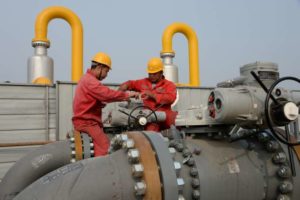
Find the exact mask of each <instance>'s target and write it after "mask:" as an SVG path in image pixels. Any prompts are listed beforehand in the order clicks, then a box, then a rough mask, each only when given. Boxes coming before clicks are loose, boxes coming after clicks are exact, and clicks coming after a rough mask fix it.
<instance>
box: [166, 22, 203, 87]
mask: <svg viewBox="0 0 300 200" xmlns="http://www.w3.org/2000/svg"><path fill="white" fill-rule="evenodd" d="M175 33H182V34H184V35H185V37H186V38H187V40H188V47H189V73H190V74H189V78H190V80H189V86H199V85H200V78H199V61H198V39H197V35H196V33H195V32H194V30H193V29H192V28H191V27H190V26H188V25H187V24H184V23H178V22H176V23H173V24H171V25H169V26H168V27H167V28H166V29H165V30H164V32H163V36H162V51H161V57H165V56H171V57H174V54H175V52H174V51H173V48H172V38H173V35H174V34H175Z"/></svg>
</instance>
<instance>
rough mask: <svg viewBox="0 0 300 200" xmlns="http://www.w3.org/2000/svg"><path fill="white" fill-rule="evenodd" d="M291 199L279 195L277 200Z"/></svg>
mask: <svg viewBox="0 0 300 200" xmlns="http://www.w3.org/2000/svg"><path fill="white" fill-rule="evenodd" d="M290 199H291V198H290V197H289V196H287V195H282V194H280V195H278V197H277V199H276V200H290Z"/></svg>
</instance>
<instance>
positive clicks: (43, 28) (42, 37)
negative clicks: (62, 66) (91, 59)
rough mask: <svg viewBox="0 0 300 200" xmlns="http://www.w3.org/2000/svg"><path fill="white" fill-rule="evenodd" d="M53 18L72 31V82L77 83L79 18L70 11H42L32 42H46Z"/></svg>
mask: <svg viewBox="0 0 300 200" xmlns="http://www.w3.org/2000/svg"><path fill="white" fill-rule="evenodd" d="M54 18H61V19H64V20H66V21H67V22H68V23H69V24H70V26H71V29H72V81H75V82H77V81H79V79H80V77H81V76H82V71H83V28H82V24H81V21H80V19H79V17H78V16H77V15H76V14H75V13H73V12H72V11H71V10H69V9H67V8H65V7H60V6H52V7H49V8H46V9H45V10H43V11H42V12H41V13H40V14H39V15H38V16H37V18H36V21H35V38H34V39H33V40H32V42H38V41H42V42H47V43H50V42H49V40H48V39H47V31H48V30H47V27H48V23H49V22H50V21H51V20H52V19H54Z"/></svg>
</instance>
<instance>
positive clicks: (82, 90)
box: [72, 52, 139, 156]
mask: <svg viewBox="0 0 300 200" xmlns="http://www.w3.org/2000/svg"><path fill="white" fill-rule="evenodd" d="M110 70H111V59H110V57H109V56H108V55H107V54H105V53H102V52H100V53H97V54H96V55H95V56H94V58H93V59H92V64H91V68H90V69H88V70H87V72H86V74H85V75H84V76H83V77H82V78H81V79H80V81H79V82H78V85H77V86H76V90H75V96H74V100H73V118H72V121H73V126H74V129H75V130H77V131H79V132H85V133H87V134H88V135H90V136H91V137H92V138H93V142H94V151H95V156H102V155H106V154H107V153H108V148H109V144H110V142H109V139H108V137H107V136H106V135H105V133H104V131H103V124H102V108H104V107H105V105H106V104H107V103H111V102H116V101H125V100H128V99H129V98H131V97H135V98H137V97H138V96H139V93H137V92H123V91H117V90H112V89H110V88H108V87H107V86H105V85H103V84H102V83H101V82H100V81H102V80H103V79H105V78H106V76H107V74H108V72H109V71H110Z"/></svg>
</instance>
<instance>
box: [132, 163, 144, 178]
mask: <svg viewBox="0 0 300 200" xmlns="http://www.w3.org/2000/svg"><path fill="white" fill-rule="evenodd" d="M131 171H132V175H133V176H134V177H135V178H139V177H142V176H143V173H144V167H143V165H141V164H134V165H132V167H131Z"/></svg>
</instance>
